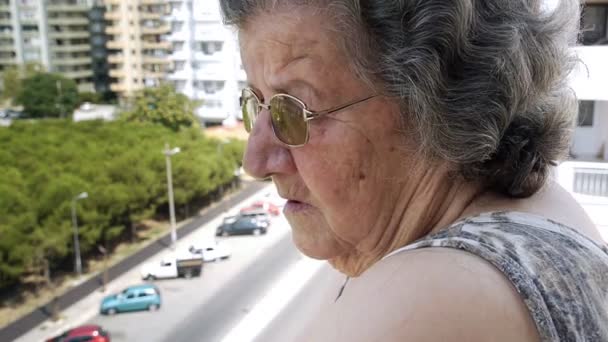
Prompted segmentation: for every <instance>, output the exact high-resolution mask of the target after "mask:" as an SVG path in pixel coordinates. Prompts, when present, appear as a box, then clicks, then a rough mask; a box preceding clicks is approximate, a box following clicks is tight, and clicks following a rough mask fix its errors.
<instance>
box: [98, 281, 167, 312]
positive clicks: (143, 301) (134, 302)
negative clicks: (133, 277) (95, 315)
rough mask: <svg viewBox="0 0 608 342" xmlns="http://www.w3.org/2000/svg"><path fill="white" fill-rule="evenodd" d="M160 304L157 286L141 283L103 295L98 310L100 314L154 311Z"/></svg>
mask: <svg viewBox="0 0 608 342" xmlns="http://www.w3.org/2000/svg"><path fill="white" fill-rule="evenodd" d="M160 305H161V298H160V291H159V290H158V288H157V287H156V286H154V285H152V284H142V285H135V286H130V287H127V288H126V289H124V290H123V291H122V292H120V293H118V294H113V295H110V296H106V297H104V298H103V300H102V301H101V306H100V308H99V312H100V313H101V314H102V315H114V314H116V313H118V312H126V311H139V310H149V311H156V310H158V309H159V308H160Z"/></svg>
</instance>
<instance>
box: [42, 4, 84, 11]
mask: <svg viewBox="0 0 608 342" xmlns="http://www.w3.org/2000/svg"><path fill="white" fill-rule="evenodd" d="M46 10H47V12H87V13H88V11H89V7H88V6H87V5H86V4H69V5H63V4H56V5H54V4H48V5H46Z"/></svg>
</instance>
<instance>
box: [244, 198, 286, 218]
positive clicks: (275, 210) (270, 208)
mask: <svg viewBox="0 0 608 342" xmlns="http://www.w3.org/2000/svg"><path fill="white" fill-rule="evenodd" d="M252 210H263V211H265V212H267V213H269V214H271V215H272V216H279V214H281V209H280V208H279V207H278V206H276V205H274V204H272V203H270V202H268V201H255V202H253V203H252V204H251V205H250V206H248V207H245V208H243V209H241V213H243V212H248V211H252Z"/></svg>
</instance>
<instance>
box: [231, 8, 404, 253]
mask: <svg viewBox="0 0 608 342" xmlns="http://www.w3.org/2000/svg"><path fill="white" fill-rule="evenodd" d="M325 19H326V18H324V17H323V16H320V15H306V12H302V11H296V13H274V14H272V15H269V14H261V15H258V16H256V17H254V18H253V19H252V20H251V21H250V22H249V23H248V24H247V25H246V26H245V27H244V28H243V29H242V30H241V32H240V37H239V38H240V45H241V54H242V60H243V65H244V68H245V71H246V73H247V78H248V81H249V84H250V86H251V87H252V88H253V89H254V90H255V92H256V93H257V95H258V97H259V98H260V100H261V101H262V102H264V103H268V100H269V99H270V98H271V97H272V96H273V95H275V94H277V93H287V94H290V95H293V96H295V97H297V98H299V99H301V100H302V101H303V102H304V103H306V104H307V106H308V108H309V109H311V110H314V111H319V110H325V109H328V108H333V107H336V106H339V105H342V104H345V103H348V102H350V101H353V100H356V99H361V98H364V97H367V96H369V95H372V90H371V89H370V88H369V87H368V86H366V85H365V83H364V82H362V81H361V80H360V79H359V78H358V77H357V75H356V74H354V73H353V72H352V71H351V69H350V68H349V61H348V60H347V57H346V56H345V54H344V53H343V52H342V51H341V49H340V48H339V44H338V41H337V40H336V37H335V36H334V35H333V33H331V31H330V30H328V28H327V27H326V26H324V25H326V24H325V23H327V20H325ZM398 113H399V110H398V105H397V104H396V103H395V102H393V101H391V100H389V99H387V98H386V97H376V98H373V99H371V100H368V101H365V102H363V103H360V104H357V105H355V106H352V107H349V108H347V109H345V110H342V111H339V112H337V113H333V114H330V115H328V116H326V117H323V118H319V119H315V120H312V121H310V130H309V134H310V139H309V141H308V143H307V144H306V145H304V146H302V147H298V148H288V147H286V146H284V145H282V144H281V143H280V142H279V141H278V140H277V139H276V138H275V136H274V134H273V131H272V127H271V123H270V114H269V113H268V111H267V110H262V111H261V112H260V115H259V116H258V119H257V121H256V123H255V126H254V128H253V130H252V132H251V135H250V137H249V143H248V146H247V150H246V153H245V158H244V166H245V169H246V170H247V172H248V173H249V174H251V175H253V176H255V177H259V178H263V177H267V176H272V180H273V181H274V183H275V184H276V186H277V188H278V191H279V194H280V195H281V196H282V197H284V198H285V199H287V200H288V201H287V204H286V205H285V208H284V214H285V216H286V217H287V220H288V221H289V223H290V224H291V227H292V229H293V239H294V242H295V244H296V245H297V246H298V248H299V249H300V250H301V251H302V252H303V253H304V254H306V255H308V256H311V257H314V258H319V259H333V258H336V257H339V256H343V255H347V254H350V253H358V252H366V251H370V250H372V249H374V248H376V247H377V245H378V244H381V243H383V242H385V241H386V239H387V237H385V236H383V233H384V232H385V230H386V227H387V226H388V225H390V224H394V221H395V220H398V218H399V217H396V216H395V215H394V213H398V212H400V211H399V208H397V201H396V199H397V198H398V197H399V195H400V192H401V189H402V188H403V187H404V186H407V185H406V183H408V182H409V181H408V180H407V172H408V171H407V170H408V168H411V166H412V165H408V160H413V159H411V158H409V157H407V156H408V153H407V152H405V151H404V149H403V148H402V147H403V145H404V140H405V139H404V138H403V135H402V134H400V133H398V129H399V127H400V125H399V116H398V115H399V114H398ZM356 251H357V252H356Z"/></svg>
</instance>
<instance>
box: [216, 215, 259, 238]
mask: <svg viewBox="0 0 608 342" xmlns="http://www.w3.org/2000/svg"><path fill="white" fill-rule="evenodd" d="M268 226H269V223H267V222H264V221H262V220H258V219H257V218H252V217H246V216H240V217H237V218H236V219H234V220H228V221H224V223H222V225H221V226H219V227H218V228H217V230H216V231H215V235H216V236H229V235H242V234H253V235H261V234H266V231H267V229H268Z"/></svg>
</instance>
